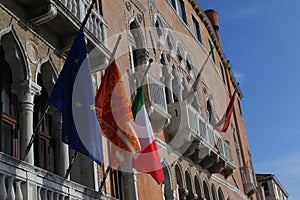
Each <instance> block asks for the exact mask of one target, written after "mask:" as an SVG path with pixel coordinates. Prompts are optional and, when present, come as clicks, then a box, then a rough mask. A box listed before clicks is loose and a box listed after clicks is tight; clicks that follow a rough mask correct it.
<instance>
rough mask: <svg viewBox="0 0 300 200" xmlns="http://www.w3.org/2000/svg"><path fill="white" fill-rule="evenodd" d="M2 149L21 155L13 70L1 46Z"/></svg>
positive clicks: (0, 140) (13, 154)
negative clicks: (12, 92)
mask: <svg viewBox="0 0 300 200" xmlns="http://www.w3.org/2000/svg"><path fill="white" fill-rule="evenodd" d="M0 72H1V73H0V78H1V79H0V92H1V93H0V94H1V95H0V96H1V106H0V109H1V111H0V116H1V118H0V119H1V123H0V126H1V127H0V151H2V152H4V153H6V154H8V155H11V156H14V157H16V158H18V157H19V148H18V146H19V134H18V133H19V130H18V124H17V121H18V120H17V119H18V101H17V98H16V95H13V94H11V91H10V86H11V84H12V72H11V69H10V66H9V64H8V63H7V62H6V61H5V59H4V50H3V48H2V47H1V46H0Z"/></svg>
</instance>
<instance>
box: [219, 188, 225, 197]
mask: <svg viewBox="0 0 300 200" xmlns="http://www.w3.org/2000/svg"><path fill="white" fill-rule="evenodd" d="M218 196H219V200H225V197H224V193H223V191H222V189H221V188H219V189H218Z"/></svg>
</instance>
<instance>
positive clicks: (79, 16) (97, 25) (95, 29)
mask: <svg viewBox="0 0 300 200" xmlns="http://www.w3.org/2000/svg"><path fill="white" fill-rule="evenodd" d="M55 1H56V2H57V5H59V7H60V8H61V9H62V10H63V11H64V12H65V13H66V14H67V15H68V16H69V17H71V18H74V19H75V20H76V21H78V22H81V21H82V20H83V19H84V17H85V15H86V13H87V10H88V8H89V7H90V3H89V2H88V1H86V0H55ZM85 27H86V29H87V30H89V32H90V33H92V34H93V35H94V37H96V38H97V39H98V40H99V41H100V42H104V41H105V40H106V30H107V24H106V22H105V20H104V19H103V17H102V16H101V15H100V14H99V13H98V12H97V11H96V10H95V9H93V10H92V12H91V15H90V17H89V20H88V21H87V23H86V26H85Z"/></svg>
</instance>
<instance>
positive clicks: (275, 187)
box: [256, 174, 289, 200]
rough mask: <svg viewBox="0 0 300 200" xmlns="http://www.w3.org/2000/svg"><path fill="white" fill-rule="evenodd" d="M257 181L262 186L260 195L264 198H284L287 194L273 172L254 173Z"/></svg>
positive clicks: (284, 199)
mask: <svg viewBox="0 0 300 200" xmlns="http://www.w3.org/2000/svg"><path fill="white" fill-rule="evenodd" d="M256 178H257V183H258V184H259V185H260V186H261V187H262V190H261V196H264V199H266V200H273V199H274V200H286V199H288V197H289V194H288V193H287V191H286V190H285V188H284V187H283V185H282V184H281V183H280V182H279V180H278V179H277V177H276V176H275V175H274V174H256Z"/></svg>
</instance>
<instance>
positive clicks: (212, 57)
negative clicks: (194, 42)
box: [208, 40, 215, 62]
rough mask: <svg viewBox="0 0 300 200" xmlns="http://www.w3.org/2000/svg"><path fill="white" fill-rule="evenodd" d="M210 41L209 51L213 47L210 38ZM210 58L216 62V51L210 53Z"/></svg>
mask: <svg viewBox="0 0 300 200" xmlns="http://www.w3.org/2000/svg"><path fill="white" fill-rule="evenodd" d="M208 43H209V52H210V51H211V50H212V49H213V45H212V43H211V42H210V40H208ZM210 58H211V59H212V60H213V61H214V62H215V55H214V52H212V54H211V55H210Z"/></svg>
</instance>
